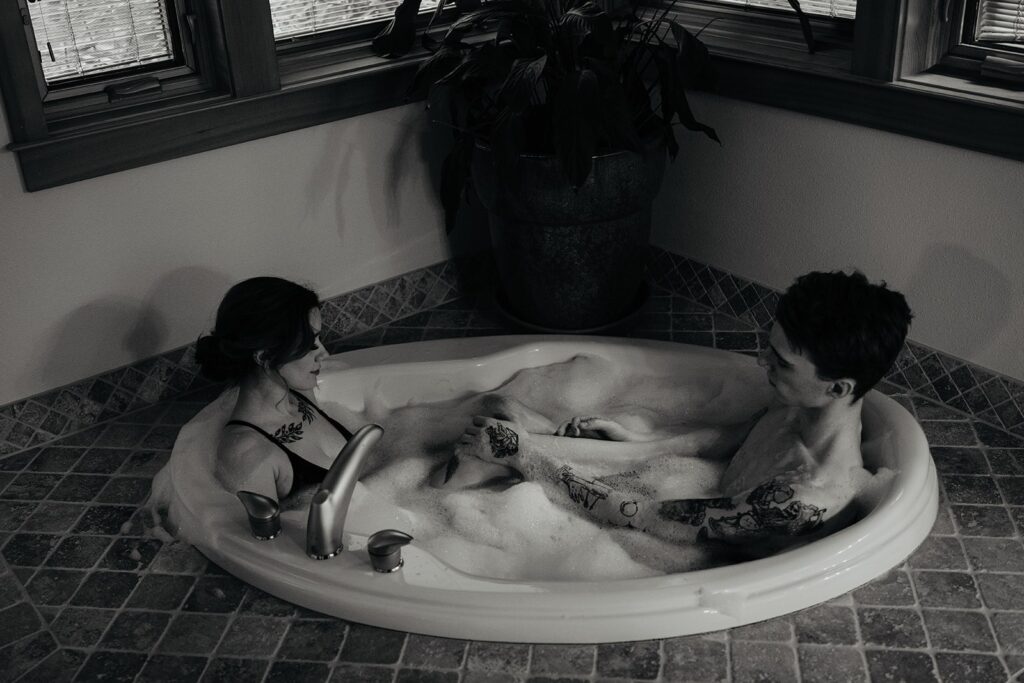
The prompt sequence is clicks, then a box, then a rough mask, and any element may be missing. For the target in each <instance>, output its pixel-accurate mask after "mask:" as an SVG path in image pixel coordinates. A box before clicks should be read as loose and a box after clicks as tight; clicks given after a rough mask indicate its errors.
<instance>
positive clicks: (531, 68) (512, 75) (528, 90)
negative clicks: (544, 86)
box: [498, 54, 548, 113]
mask: <svg viewBox="0 0 1024 683" xmlns="http://www.w3.org/2000/svg"><path fill="white" fill-rule="evenodd" d="M547 63H548V56H547V55H546V54H542V55H541V56H540V57H537V58H536V59H517V60H516V61H515V62H514V63H513V64H512V69H511V70H510V71H509V72H508V78H506V79H505V82H504V83H503V84H502V85H501V90H499V91H498V101H500V102H502V103H503V104H504V105H505V106H506V107H508V108H509V109H511V110H512V111H514V112H516V113H519V112H521V111H523V110H524V109H526V108H527V107H528V106H530V104H531V102H533V100H534V94H535V93H536V90H537V82H538V81H540V77H541V75H542V74H543V72H544V66H545V65H546V64H547Z"/></svg>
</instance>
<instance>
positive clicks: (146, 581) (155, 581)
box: [126, 574, 196, 610]
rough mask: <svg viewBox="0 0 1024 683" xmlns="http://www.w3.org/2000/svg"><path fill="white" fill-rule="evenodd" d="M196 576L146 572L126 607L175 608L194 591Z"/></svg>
mask: <svg viewBox="0 0 1024 683" xmlns="http://www.w3.org/2000/svg"><path fill="white" fill-rule="evenodd" d="M195 581H196V579H195V577H193V576H189V575H178V574H146V575H144V576H143V577H142V581H140V582H139V585H138V587H136V589H135V592H134V593H132V595H131V597H130V598H129V599H128V603H127V605H126V607H132V608H142V609H160V610H175V609H177V608H178V607H179V606H181V603H182V601H183V600H184V599H185V596H186V595H188V594H189V593H190V592H191V591H192V584H194V583H195Z"/></svg>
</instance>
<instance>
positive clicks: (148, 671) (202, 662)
mask: <svg viewBox="0 0 1024 683" xmlns="http://www.w3.org/2000/svg"><path fill="white" fill-rule="evenodd" d="M206 663H207V659H206V657H188V656H182V655H153V656H152V657H150V658H149V661H147V662H146V665H145V666H144V667H142V672H141V673H140V674H139V677H138V678H136V679H135V683H150V682H151V683H156V682H157V681H159V682H160V683H192V682H193V681H198V680H199V677H200V676H202V674H203V669H205V668H206Z"/></svg>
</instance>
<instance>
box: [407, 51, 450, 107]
mask: <svg viewBox="0 0 1024 683" xmlns="http://www.w3.org/2000/svg"><path fill="white" fill-rule="evenodd" d="M462 61H463V60H462V51H461V50H458V49H454V48H451V47H449V46H447V45H442V46H441V47H440V48H439V49H438V51H437V52H435V53H434V54H433V55H431V56H430V57H429V58H428V59H426V60H424V61H423V63H422V64H420V67H419V68H418V69H417V70H416V74H415V75H414V76H413V78H412V83H410V84H409V89H408V91H407V93H406V97H407V98H409V99H420V98H421V97H425V96H427V95H428V94H429V93H430V91H431V90H432V89H433V87H434V86H435V85H436V84H437V83H438V82H439V81H441V80H442V79H444V78H445V77H446V76H448V75H449V74H451V72H452V71H453V70H455V69H456V68H457V67H458V66H459V65H460V64H462Z"/></svg>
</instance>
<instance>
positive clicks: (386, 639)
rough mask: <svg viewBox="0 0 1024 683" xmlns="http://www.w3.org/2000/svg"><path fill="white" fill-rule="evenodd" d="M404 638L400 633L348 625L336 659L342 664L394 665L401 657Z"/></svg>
mask: <svg viewBox="0 0 1024 683" xmlns="http://www.w3.org/2000/svg"><path fill="white" fill-rule="evenodd" d="M405 637H406V634H405V633H402V632H401V631H390V630H388V629H383V628H376V627H374V626H365V625H363V624H350V625H349V629H348V637H347V638H346V639H345V644H344V646H343V647H342V648H341V654H340V655H339V657H338V659H339V660H340V661H342V662H364V663H368V664H395V663H396V662H398V659H399V657H401V655H402V647H403V646H404V645H405Z"/></svg>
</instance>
